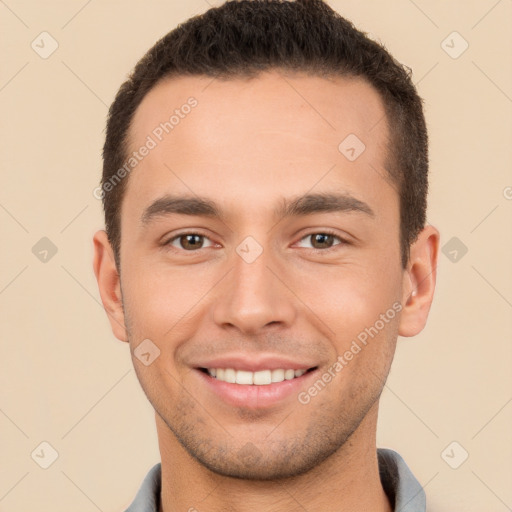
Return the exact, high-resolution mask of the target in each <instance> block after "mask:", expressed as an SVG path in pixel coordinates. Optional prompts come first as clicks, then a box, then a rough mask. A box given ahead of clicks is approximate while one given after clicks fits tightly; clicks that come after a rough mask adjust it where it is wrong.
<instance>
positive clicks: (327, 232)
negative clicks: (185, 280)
mask: <svg viewBox="0 0 512 512" xmlns="http://www.w3.org/2000/svg"><path fill="white" fill-rule="evenodd" d="M187 235H196V236H200V237H203V238H206V239H208V240H210V239H209V237H207V236H206V235H204V234H202V233H198V232H195V231H186V232H184V233H179V234H178V235H175V236H173V237H172V238H170V239H169V240H168V241H167V242H164V243H163V246H164V247H171V248H172V249H175V250H177V251H183V252H189V253H193V252H198V250H200V249H208V247H200V248H199V249H196V250H186V249H182V248H176V247H173V246H172V245H171V244H172V242H174V241H175V240H179V239H180V238H181V237H183V236H187ZM313 235H331V236H333V237H334V238H337V239H338V240H339V242H340V243H338V244H335V245H333V246H331V247H328V248H326V249H316V248H314V247H313V248H309V247H308V248H307V249H309V250H310V251H314V252H317V253H318V252H323V253H325V252H331V251H333V250H336V247H338V246H340V245H350V242H349V241H348V240H345V239H344V238H342V237H340V236H339V235H338V234H336V233H335V232H334V231H332V230H330V229H324V230H322V231H312V232H311V233H307V234H306V235H304V236H303V237H302V238H300V240H299V242H300V241H302V240H304V239H305V238H308V237H311V236H313ZM210 241H211V240H210Z"/></svg>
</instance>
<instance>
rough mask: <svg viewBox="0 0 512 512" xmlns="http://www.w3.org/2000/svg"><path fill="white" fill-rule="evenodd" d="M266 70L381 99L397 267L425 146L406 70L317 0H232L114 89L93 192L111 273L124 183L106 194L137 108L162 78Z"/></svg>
mask: <svg viewBox="0 0 512 512" xmlns="http://www.w3.org/2000/svg"><path fill="white" fill-rule="evenodd" d="M273 68H282V69H286V70H294V71H305V72H308V73H311V74H312V75H318V76H346V77H361V78H363V79H365V80H366V81H367V82H368V83H370V84H371V85H373V87H374V88H375V89H376V90H377V91H378V93H379V94H380V96H381V98H382V100H383V103H384V106H385V111H386V117H387V123H388V126H389V130H390V141H389V146H388V151H387V158H386V170H387V172H388V174H389V176H388V178H390V179H391V182H392V183H393V184H394V185H395V187H396V189H397V190H398V193H399V199H400V249H401V260H402V266H403V267H404V268H405V266H406V264H407V262H408V261H409V251H410V245H411V243H413V242H414V241H415V240H416V238H417V236H418V234H419V232H420V231H421V230H422V229H423V227H424V225H425V217H426V208H427V189H428V140H427V129H426V124H425V118H424V115H423V107H422V100H421V98H420V97H419V96H418V93H417V91H416V88H415V86H414V84H413V82H412V80H411V70H410V69H409V68H406V67H405V66H403V65H401V64H400V63H399V62H397V61H396V60H395V59H394V58H393V57H392V56H391V55H390V54H389V53H388V51H387V50H386V49H385V47H384V46H382V45H381V44H379V43H377V42H375V41H373V40H372V39H370V38H369V37H367V35H366V34H365V33H364V32H361V31H359V30H357V29H356V28H355V27H354V25H353V24H352V23H351V22H350V21H348V20H346V19H344V18H343V17H342V16H340V15H339V14H338V13H336V12H335V11H334V10H332V9H331V8H330V7H329V6H328V5H327V4H326V3H324V2H323V1H322V0H297V1H294V2H291V1H283V0H240V1H236V0H232V1H228V2H226V3H224V4H223V5H221V6H220V7H215V8H211V9H209V10H208V11H206V12H205V13H203V14H201V15H198V16H195V17H193V18H190V19H189V20H187V21H186V22H185V23H182V24H180V25H178V27H176V28H175V29H174V30H172V31H171V32H169V33H168V34H167V35H166V36H164V37H163V38H161V39H160V40H159V41H157V42H156V43H155V45H154V46H153V47H152V48H150V49H149V50H148V52H147V53H146V54H145V55H144V56H143V57H142V58H141V59H140V61H139V62H138V63H137V65H136V66H135V68H134V70H133V71H132V73H131V74H130V76H129V77H128V79H127V80H126V81H125V82H124V83H123V84H122V85H121V87H120V89H119V91H118V93H117V95H116V97H115V100H114V102H113V103H112V105H111V107H110V109H109V113H108V120H107V129H106V138H105V144H104V147H103V176H102V180H101V187H102V189H103V193H102V199H103V207H104V210H105V225H106V231H107V234H108V238H109V241H110V243H111V245H112V248H113V251H114V256H115V259H116V265H117V269H118V271H120V242H121V233H120V228H121V219H120V211H121V203H122V200H123V195H124V191H125V188H126V181H127V180H126V179H123V180H120V181H119V183H117V184H116V186H113V187H112V186H110V187H108V191H107V187H105V184H107V183H109V180H111V179H112V177H113V176H114V175H115V173H116V172H117V171H118V170H119V169H121V168H122V167H123V165H124V163H125V160H126V158H127V153H128V140H127V139H128V132H129V128H130V123H131V121H132V119H133V116H134V113H135V111H136V109H137V107H138V106H139V105H140V103H141V101H142V99H143V98H144V97H145V95H146V94H147V93H148V92H149V91H150V90H151V89H152V88H153V87H154V86H155V85H156V84H157V82H159V81H160V80H161V79H162V78H167V77H172V76H180V75H206V76H211V77H222V78H237V77H255V76H257V75H258V73H259V72H262V71H266V70H270V69H273Z"/></svg>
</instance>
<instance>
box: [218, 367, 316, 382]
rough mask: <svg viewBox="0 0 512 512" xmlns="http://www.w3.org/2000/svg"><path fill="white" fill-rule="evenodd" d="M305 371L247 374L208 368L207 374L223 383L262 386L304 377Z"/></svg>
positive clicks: (245, 372)
mask: <svg viewBox="0 0 512 512" xmlns="http://www.w3.org/2000/svg"><path fill="white" fill-rule="evenodd" d="M305 373H306V370H291V369H287V370H283V369H278V370H260V371H257V372H249V371H247V370H234V369H233V368H208V374H209V375H210V376H211V377H215V378H217V379H218V380H222V381H224V382H230V383H236V384H242V385H252V384H254V385H256V386H264V385H268V384H272V383H274V382H283V381H284V380H292V379H294V378H296V377H300V376H301V375H304V374H305Z"/></svg>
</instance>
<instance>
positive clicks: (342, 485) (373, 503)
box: [155, 402, 392, 512]
mask: <svg viewBox="0 0 512 512" xmlns="http://www.w3.org/2000/svg"><path fill="white" fill-rule="evenodd" d="M377 412H378V402H376V403H375V404H374V407H372V409H371V410H370V411H369V412H368V414H367V415H366V417H365V418H364V419H363V421H362V422H361V424H360V425H359V427H358V429H357V430H356V431H355V432H354V433H353V434H352V435H351V436H350V438H349V439H348V440H347V442H346V443H345V444H344V445H343V446H342V447H341V448H340V449H338V450H337V451H336V452H335V453H334V454H333V455H331V456H330V457H329V458H328V459H326V460H324V461H323V462H322V463H320V464H319V465H317V466H316V467H315V468H313V469H312V470H310V471H308V472H307V473H305V474H302V475H299V476H295V477H292V478H286V479H282V480H275V481H255V480H241V479H236V478H231V477H226V476H222V475H218V474H216V473H213V472H212V471H210V470H209V469H207V468H205V467H204V466H202V465H201V464H200V463H199V462H198V461H196V460H195V459H194V458H193V457H191V456H190V455H189V454H188V452H187V451H186V450H185V449H184V448H183V447H182V446H181V444H180V443H179V442H178V441H177V440H176V438H175V437H174V435H173V434H172V432H171V431H170V430H169V428H168V427H167V425H166V424H165V423H164V422H163V421H162V419H161V418H160V416H159V415H158V414H156V415H155V417H156V422H157V432H158V439H159V445H160V454H161V458H162V489H161V504H160V510H159V512H177V511H178V510H179V511H183V510H187V511H190V512H200V511H203V510H208V511H209V512H225V511H232V512H249V511H253V510H258V511H261V512H267V511H268V512H270V511H272V512H280V511H283V512H284V511H286V512H299V511H300V512H303V511H304V510H333V511H334V510H335V511H339V512H342V511H348V510H350V511H351V512H362V511H367V510H372V511H375V512H392V507H391V505H390V503H389V500H388V498H387V496H386V493H385V492H384V489H383V488H382V484H381V481H380V476H379V467H378V459H377V449H376V424H377Z"/></svg>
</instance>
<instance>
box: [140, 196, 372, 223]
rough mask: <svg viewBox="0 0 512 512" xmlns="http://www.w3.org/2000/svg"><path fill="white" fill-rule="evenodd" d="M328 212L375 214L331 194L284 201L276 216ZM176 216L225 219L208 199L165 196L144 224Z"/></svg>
mask: <svg viewBox="0 0 512 512" xmlns="http://www.w3.org/2000/svg"><path fill="white" fill-rule="evenodd" d="M326 212H327V213H328V212H360V213H364V214H366V215H368V216H370V217H375V213H374V211H373V210H372V209H371V208H370V206H369V205H368V204H366V203H365V202H363V201H360V200H359V199H357V198H355V197H353V196H351V195H349V194H332V193H317V194H304V195H301V196H299V197H296V198H293V199H286V198H283V199H282V200H281V203H280V204H279V206H278V207H277V208H276V209H275V210H274V216H275V217H276V218H277V219H284V218H287V217H302V216H306V215H313V214H315V213H326ZM173 214H178V215H190V216H201V217H210V218H219V219H225V218H226V216H225V214H224V213H223V211H222V209H221V208H220V207H219V206H218V205H217V204H216V203H215V202H213V201H212V200H210V199H208V198H205V197H200V196H173V195H165V196H163V197H161V198H159V199H156V200H155V201H154V202H153V203H151V204H150V205H149V206H148V207H147V208H146V209H145V210H144V212H143V213H142V216H141V223H142V224H143V225H148V224H150V223H151V221H153V220H154V219H156V218H159V217H166V216H169V215H173Z"/></svg>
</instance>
